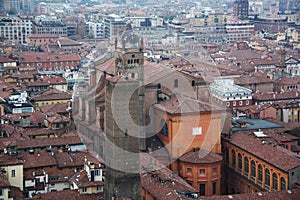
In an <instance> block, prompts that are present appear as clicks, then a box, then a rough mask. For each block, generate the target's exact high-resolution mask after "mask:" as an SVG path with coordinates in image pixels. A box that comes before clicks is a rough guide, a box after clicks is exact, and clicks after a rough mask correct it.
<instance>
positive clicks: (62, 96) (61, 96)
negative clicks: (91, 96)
mask: <svg viewBox="0 0 300 200" xmlns="http://www.w3.org/2000/svg"><path fill="white" fill-rule="evenodd" d="M31 99H32V100H34V101H50V100H71V99H72V94H70V93H68V92H55V93H54V92H53V93H46V92H45V93H43V94H41V95H36V96H33V97H32V98H31Z"/></svg>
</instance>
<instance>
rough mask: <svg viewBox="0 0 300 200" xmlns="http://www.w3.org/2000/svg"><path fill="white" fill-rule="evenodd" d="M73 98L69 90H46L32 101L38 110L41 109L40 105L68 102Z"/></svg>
mask: <svg viewBox="0 0 300 200" xmlns="http://www.w3.org/2000/svg"><path fill="white" fill-rule="evenodd" d="M71 99H72V94H70V93H68V92H61V91H58V90H51V91H48V92H47V91H46V92H44V93H43V94H41V95H37V96H34V97H32V98H31V102H32V103H33V105H34V106H35V109H36V111H39V107H40V106H45V105H51V104H57V103H68V102H69V101H70V100H71Z"/></svg>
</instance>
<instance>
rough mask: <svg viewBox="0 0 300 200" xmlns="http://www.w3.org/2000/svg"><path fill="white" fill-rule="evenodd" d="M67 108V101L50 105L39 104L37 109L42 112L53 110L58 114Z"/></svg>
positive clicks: (65, 111)
mask: <svg viewBox="0 0 300 200" xmlns="http://www.w3.org/2000/svg"><path fill="white" fill-rule="evenodd" d="M67 108H68V103H56V104H51V105H45V106H40V107H39V109H40V111H41V112H43V113H48V112H50V111H51V112H55V113H58V114H66V113H68V112H67V110H66V109H67Z"/></svg>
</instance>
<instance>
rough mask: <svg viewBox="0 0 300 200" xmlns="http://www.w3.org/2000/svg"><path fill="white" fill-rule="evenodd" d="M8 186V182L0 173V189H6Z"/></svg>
mask: <svg viewBox="0 0 300 200" xmlns="http://www.w3.org/2000/svg"><path fill="white" fill-rule="evenodd" d="M9 186H10V183H9V181H8V180H7V178H6V177H5V176H4V174H3V173H2V172H0V189H2V188H8V187H9Z"/></svg>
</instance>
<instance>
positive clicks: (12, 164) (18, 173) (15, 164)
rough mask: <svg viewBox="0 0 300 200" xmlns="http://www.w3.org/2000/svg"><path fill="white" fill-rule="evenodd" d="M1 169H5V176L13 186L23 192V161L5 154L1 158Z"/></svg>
mask: <svg viewBox="0 0 300 200" xmlns="http://www.w3.org/2000/svg"><path fill="white" fill-rule="evenodd" d="M0 168H2V169H4V171H5V176H6V177H7V180H8V182H9V183H10V185H11V186H15V187H18V188H20V190H21V191H23V160H19V159H18V158H17V157H16V156H10V155H8V154H4V155H1V156H0Z"/></svg>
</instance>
